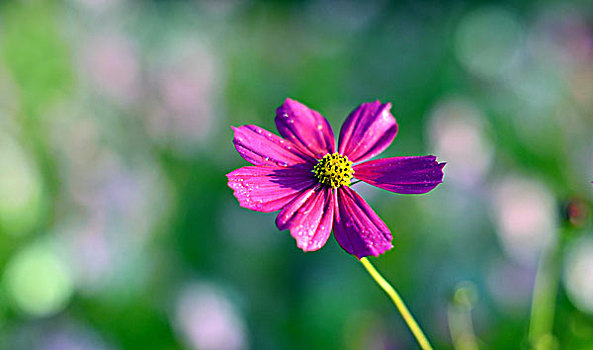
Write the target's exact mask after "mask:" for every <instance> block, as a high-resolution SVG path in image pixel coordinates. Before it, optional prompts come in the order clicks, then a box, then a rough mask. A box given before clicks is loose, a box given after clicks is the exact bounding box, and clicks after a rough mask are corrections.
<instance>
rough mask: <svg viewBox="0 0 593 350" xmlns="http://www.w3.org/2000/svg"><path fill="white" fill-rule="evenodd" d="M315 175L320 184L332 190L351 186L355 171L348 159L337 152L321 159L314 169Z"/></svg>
mask: <svg viewBox="0 0 593 350" xmlns="http://www.w3.org/2000/svg"><path fill="white" fill-rule="evenodd" d="M313 173H314V174H315V177H316V178H317V180H319V183H321V184H324V185H326V186H329V187H331V188H338V187H340V186H350V180H352V175H353V174H354V170H353V169H352V162H351V161H349V160H348V157H346V156H343V155H341V154H339V153H337V152H336V153H334V154H329V153H328V154H326V155H325V156H324V157H323V158H321V159H320V160H319V162H318V163H317V164H316V165H315V167H313Z"/></svg>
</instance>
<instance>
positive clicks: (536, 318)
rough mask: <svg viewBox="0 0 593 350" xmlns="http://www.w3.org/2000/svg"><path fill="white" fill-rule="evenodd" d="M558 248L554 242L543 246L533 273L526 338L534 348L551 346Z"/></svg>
mask: <svg viewBox="0 0 593 350" xmlns="http://www.w3.org/2000/svg"><path fill="white" fill-rule="evenodd" d="M557 255H558V249H557V246H556V244H555V243H554V242H552V243H549V244H548V245H547V246H546V247H544V249H543V251H542V253H541V256H540V260H539V263H538V267H537V272H536V275H535V283H534V287H533V297H532V304H531V320H530V322H529V333H528V339H529V342H530V343H531V345H532V346H533V347H534V348H535V349H550V348H553V342H554V340H555V338H554V336H553V335H552V328H553V326H554V306H555V303H556V294H557V291H558V278H559V276H558V275H559V272H558V270H557V267H556V266H557V263H558V261H557V260H558V256H557Z"/></svg>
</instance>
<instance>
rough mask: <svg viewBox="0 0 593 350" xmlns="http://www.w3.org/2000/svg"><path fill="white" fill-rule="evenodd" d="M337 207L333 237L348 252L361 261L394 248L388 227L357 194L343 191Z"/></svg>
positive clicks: (343, 189) (339, 191) (338, 192)
mask: <svg viewBox="0 0 593 350" xmlns="http://www.w3.org/2000/svg"><path fill="white" fill-rule="evenodd" d="M336 203H337V209H336V214H335V215H334V235H335V236H336V240H337V241H338V243H339V244H340V246H341V247H342V248H344V250H345V251H347V252H348V253H350V254H352V255H355V256H356V257H358V258H359V259H360V258H362V257H365V256H369V255H374V256H377V255H379V254H383V253H385V252H386V251H388V250H389V249H391V248H392V247H393V245H392V244H391V240H392V239H393V238H392V237H391V233H390V232H389V229H388V228H387V226H385V223H383V221H382V220H381V219H380V218H379V216H377V214H375V212H374V211H373V209H371V207H369V205H368V204H367V203H366V202H365V201H364V199H362V198H361V197H360V196H359V195H358V194H357V193H356V192H354V191H353V190H352V189H350V188H349V187H346V186H342V187H340V188H339V189H338V191H337V201H336Z"/></svg>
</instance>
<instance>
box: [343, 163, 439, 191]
mask: <svg viewBox="0 0 593 350" xmlns="http://www.w3.org/2000/svg"><path fill="white" fill-rule="evenodd" d="M444 166H445V163H438V162H437V157H435V156H422V157H394V158H384V159H376V160H371V161H368V162H364V163H361V164H357V165H355V166H354V167H353V169H354V177H355V178H357V179H359V180H362V181H364V182H366V183H368V184H371V185H373V186H377V187H379V188H382V189H384V190H387V191H392V192H396V193H405V194H419V193H426V192H428V191H430V190H432V189H433V188H435V187H436V186H437V185H438V184H440V183H441V182H443V167H444Z"/></svg>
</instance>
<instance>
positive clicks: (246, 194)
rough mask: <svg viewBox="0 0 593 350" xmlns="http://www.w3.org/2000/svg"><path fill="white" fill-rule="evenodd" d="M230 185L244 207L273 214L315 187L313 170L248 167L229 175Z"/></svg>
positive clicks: (296, 167)
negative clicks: (300, 194) (303, 192)
mask: <svg viewBox="0 0 593 350" xmlns="http://www.w3.org/2000/svg"><path fill="white" fill-rule="evenodd" d="M227 178H228V180H229V182H228V185H229V187H230V188H231V189H233V191H234V194H235V197H237V199H238V200H239V204H240V205H241V206H242V207H243V208H247V209H251V210H256V211H263V212H272V211H276V210H280V209H282V208H284V206H286V205H287V204H288V203H290V202H291V201H292V200H293V199H294V198H296V197H297V196H298V194H299V193H300V192H302V191H304V190H306V189H307V188H310V187H312V186H314V185H315V183H316V181H315V179H314V178H313V177H312V176H311V170H310V169H306V168H304V167H303V168H300V167H298V166H295V167H288V168H278V167H276V168H273V167H259V166H246V167H243V168H240V169H237V170H235V171H233V172H230V173H229V174H227Z"/></svg>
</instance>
